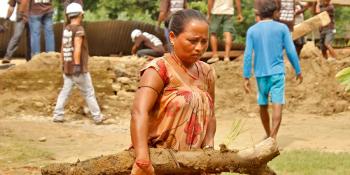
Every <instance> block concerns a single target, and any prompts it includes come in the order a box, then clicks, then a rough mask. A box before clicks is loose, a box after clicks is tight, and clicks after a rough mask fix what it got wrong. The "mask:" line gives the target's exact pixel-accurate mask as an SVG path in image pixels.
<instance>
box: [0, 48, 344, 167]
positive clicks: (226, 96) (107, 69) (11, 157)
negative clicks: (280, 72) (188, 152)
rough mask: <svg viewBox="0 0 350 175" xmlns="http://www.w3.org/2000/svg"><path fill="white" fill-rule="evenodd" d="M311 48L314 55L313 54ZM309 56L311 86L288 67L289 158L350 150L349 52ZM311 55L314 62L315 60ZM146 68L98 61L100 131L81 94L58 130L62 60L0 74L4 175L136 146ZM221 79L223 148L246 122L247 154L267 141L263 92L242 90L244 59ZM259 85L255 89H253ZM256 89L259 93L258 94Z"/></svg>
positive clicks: (237, 144)
mask: <svg viewBox="0 0 350 175" xmlns="http://www.w3.org/2000/svg"><path fill="white" fill-rule="evenodd" d="M311 49H312V48H309V49H308V50H311ZM308 50H306V51H303V54H304V57H303V58H305V59H302V60H301V65H302V71H303V75H304V82H303V84H301V85H297V83H296V81H295V79H294V78H295V77H294V72H293V69H292V67H291V65H290V64H289V63H288V61H286V62H287V64H286V65H287V66H286V70H287V77H286V82H287V83H286V100H287V104H286V105H285V107H284V117H283V121H282V126H281V129H280V133H279V138H278V143H279V146H280V147H281V148H282V149H283V150H289V149H315V150H321V151H330V152H348V151H349V150H350V139H349V138H350V137H349V135H350V131H349V130H348V126H349V125H350V118H349V117H350V94H349V93H346V92H344V89H343V87H342V86H341V85H339V83H338V82H337V81H336V80H335V79H334V76H335V74H336V73H337V72H338V71H339V70H341V69H342V68H345V67H348V66H350V57H349V56H350V55H349V53H350V52H348V51H341V52H339V54H340V55H341V57H340V59H338V60H336V61H332V62H328V61H324V60H323V59H321V58H320V57H319V55H318V54H319V53H318V52H317V50H316V51H315V52H307V51H308ZM308 54H309V55H308ZM145 62H146V61H145V60H144V59H138V58H135V57H121V58H116V57H114V58H113V57H93V58H91V59H90V65H89V68H90V72H91V75H92V80H93V84H94V87H95V91H96V96H97V100H98V103H99V105H100V106H101V109H102V112H103V114H104V115H105V116H106V117H108V118H109V119H108V120H107V121H106V124H104V125H98V126H96V125H94V124H93V122H92V120H91V117H90V114H89V112H88V109H87V108H86V105H85V102H84V99H83V98H82V97H81V95H80V93H79V91H78V90H77V89H75V90H74V91H73V92H72V94H71V97H70V99H69V102H68V103H67V106H66V114H65V118H66V119H67V122H65V123H63V124H56V123H52V122H51V116H52V110H53V108H54V106H55V102H56V98H57V95H58V93H59V91H60V88H61V87H62V83H63V81H62V74H61V66H60V62H59V58H58V54H57V53H49V54H45V53H44V54H41V55H39V56H37V57H35V58H34V59H33V60H32V61H30V62H28V63H25V64H20V65H17V66H15V67H13V68H11V69H9V70H6V71H1V72H0V92H1V93H0V141H1V142H0V174H38V173H39V172H40V167H41V166H44V165H47V164H49V163H53V162H70V163H72V162H75V161H77V159H80V160H85V159H88V158H92V157H96V156H99V155H101V154H103V155H106V154H112V153H116V152H118V151H121V150H123V149H125V148H128V146H130V136H129V118H130V106H131V104H132V100H133V96H134V92H135V91H136V89H137V81H138V79H139V73H138V70H139V69H140V68H141V67H142V65H143V64H144V63H145ZM213 66H214V68H215V70H216V73H217V82H216V106H215V107H216V116H217V120H218V127H217V134H216V138H215V139H216V146H217V145H219V144H220V143H222V142H226V140H227V135H228V133H229V132H230V130H231V129H232V124H233V123H235V122H236V121H237V120H239V121H242V124H241V125H242V129H241V132H240V134H239V135H238V136H237V138H235V140H233V141H232V142H230V143H229V147H231V148H237V149H242V148H247V147H251V146H252V145H254V144H255V143H257V142H259V141H260V140H261V139H262V138H263V136H264V134H263V128H262V126H261V123H260V119H259V115H258V106H257V104H256V93H255V91H254V92H253V93H251V94H245V93H244V91H243V88H242V83H243V80H242V78H241V77H242V58H238V59H236V60H234V61H231V62H228V63H226V62H218V63H215V64H213ZM252 82H253V84H255V83H254V81H252ZM253 89H255V88H253Z"/></svg>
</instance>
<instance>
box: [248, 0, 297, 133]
mask: <svg viewBox="0 0 350 175" xmlns="http://www.w3.org/2000/svg"><path fill="white" fill-rule="evenodd" d="M257 10H258V11H259V13H258V14H259V16H260V19H261V21H259V22H258V23H256V24H255V25H253V26H251V27H250V28H249V29H248V32H247V37H246V40H247V41H246V49H245V51H244V67H243V69H244V70H243V76H244V78H245V81H244V89H245V91H246V92H247V93H249V92H250V82H249V78H250V77H251V69H252V52H253V51H254V74H255V77H256V81H257V87H258V104H259V106H260V118H261V121H262V124H263V126H264V129H265V132H266V138H267V137H272V138H274V139H276V137H277V132H278V129H279V126H280V124H281V120H282V107H283V104H285V97H284V87H285V66H284V60H283V49H285V50H286V53H287V56H288V59H289V61H290V62H291V64H292V66H293V68H294V70H295V73H296V78H297V80H298V81H299V84H300V83H301V82H302V81H303V77H302V75H301V70H300V65H299V59H298V55H297V52H296V50H295V46H294V44H293V40H292V38H291V35H290V32H289V29H288V27H287V26H286V25H285V24H283V23H279V22H276V21H273V20H272V19H273V15H274V13H275V11H276V10H277V5H276V2H275V0H262V1H261V5H260V6H259V7H258V9H257ZM269 96H270V101H271V103H272V126H271V128H270V117H269V112H268V98H269Z"/></svg>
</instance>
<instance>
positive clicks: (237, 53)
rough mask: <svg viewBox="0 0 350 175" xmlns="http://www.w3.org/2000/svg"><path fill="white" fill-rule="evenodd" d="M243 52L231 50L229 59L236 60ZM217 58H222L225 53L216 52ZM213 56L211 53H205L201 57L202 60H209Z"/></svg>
mask: <svg viewBox="0 0 350 175" xmlns="http://www.w3.org/2000/svg"><path fill="white" fill-rule="evenodd" d="M243 53H244V50H231V51H230V53H229V56H230V58H236V57H239V56H241V55H243ZM218 55H219V58H224V55H225V52H224V51H219V52H218ZM212 56H213V53H212V52H205V53H204V54H203V55H202V59H209V58H211V57H212Z"/></svg>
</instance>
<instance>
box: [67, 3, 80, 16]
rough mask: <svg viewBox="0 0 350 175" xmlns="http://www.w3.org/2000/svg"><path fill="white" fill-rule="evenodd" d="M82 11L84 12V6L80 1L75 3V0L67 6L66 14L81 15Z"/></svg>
mask: <svg viewBox="0 0 350 175" xmlns="http://www.w3.org/2000/svg"><path fill="white" fill-rule="evenodd" d="M80 13H83V14H84V10H83V7H82V6H81V5H80V4H78V3H75V2H73V3H70V4H69V5H68V6H67V8H66V14H67V15H68V16H76V15H79V14H80Z"/></svg>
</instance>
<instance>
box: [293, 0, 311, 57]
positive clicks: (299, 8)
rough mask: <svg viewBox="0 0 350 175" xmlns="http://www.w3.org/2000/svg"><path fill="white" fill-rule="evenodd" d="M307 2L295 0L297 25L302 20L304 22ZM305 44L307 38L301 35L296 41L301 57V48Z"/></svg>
mask: <svg viewBox="0 0 350 175" xmlns="http://www.w3.org/2000/svg"><path fill="white" fill-rule="evenodd" d="M307 7H308V6H307V4H305V3H303V2H301V1H300V0H296V1H295V13H294V16H295V17H294V18H295V25H298V24H300V23H302V22H304V12H305V10H307ZM304 44H305V38H304V37H300V38H298V39H296V40H295V41H294V45H295V48H296V50H297V53H298V56H299V58H300V53H301V49H302V48H303V46H304Z"/></svg>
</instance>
